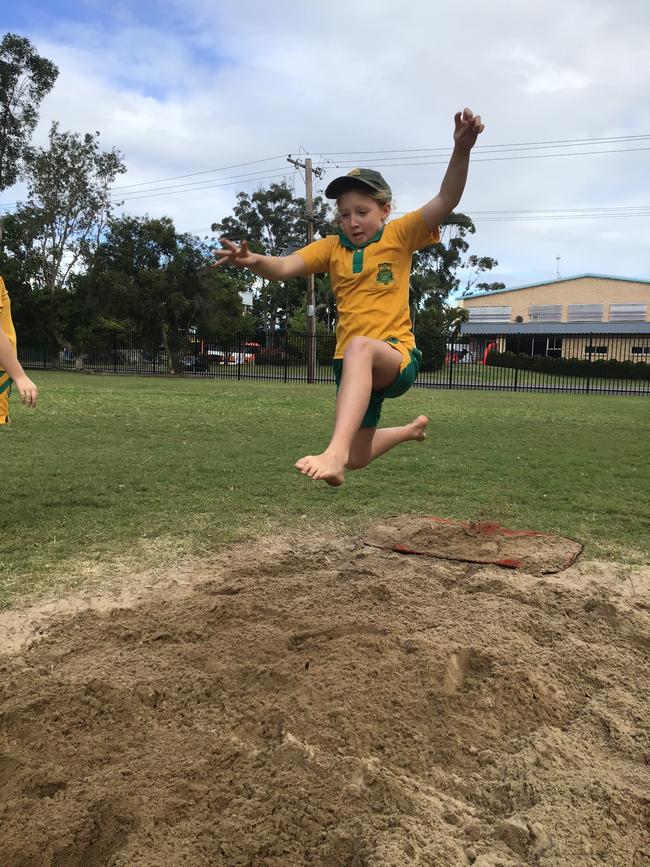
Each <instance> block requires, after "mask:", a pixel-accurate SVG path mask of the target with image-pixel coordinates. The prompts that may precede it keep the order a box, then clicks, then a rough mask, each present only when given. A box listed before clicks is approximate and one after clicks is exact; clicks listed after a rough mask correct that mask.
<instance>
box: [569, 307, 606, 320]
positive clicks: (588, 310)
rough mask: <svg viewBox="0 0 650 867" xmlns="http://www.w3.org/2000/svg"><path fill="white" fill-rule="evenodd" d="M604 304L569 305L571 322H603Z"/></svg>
mask: <svg viewBox="0 0 650 867" xmlns="http://www.w3.org/2000/svg"><path fill="white" fill-rule="evenodd" d="M602 321H603V305H602V304H569V322H602Z"/></svg>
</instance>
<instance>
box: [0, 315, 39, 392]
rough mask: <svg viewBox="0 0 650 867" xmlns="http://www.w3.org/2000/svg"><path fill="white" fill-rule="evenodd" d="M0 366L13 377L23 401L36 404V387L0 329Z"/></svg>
mask: <svg viewBox="0 0 650 867" xmlns="http://www.w3.org/2000/svg"><path fill="white" fill-rule="evenodd" d="M0 368H1V369H2V370H6V371H7V373H8V374H9V376H10V377H11V378H12V379H13V381H14V383H15V384H16V388H17V389H18V393H19V394H20V397H21V399H22V401H23V403H26V404H27V406H36V398H37V397H38V389H37V388H36V386H35V385H34V383H33V382H32V381H31V379H30V378H29V377H28V376H27V374H26V373H25V371H24V370H23V368H22V365H21V364H20V362H19V361H18V358H17V356H16V351H15V350H14V348H13V346H12V345H11V342H10V341H9V338H8V337H7V335H6V334H5V333H4V331H2V330H0Z"/></svg>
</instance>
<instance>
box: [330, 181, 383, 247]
mask: <svg viewBox="0 0 650 867" xmlns="http://www.w3.org/2000/svg"><path fill="white" fill-rule="evenodd" d="M338 206H339V217H340V218H341V226H342V228H343V231H344V232H345V234H346V235H347V237H348V238H349V239H350V241H352V243H353V244H359V245H361V244H365V243H366V242H367V241H369V240H370V239H371V238H374V236H375V235H376V234H377V232H378V231H379V230H380V229H381V227H382V226H383V224H384V221H385V220H386V219H387V218H388V215H389V214H390V205H381V204H380V203H379V202H377V201H376V200H375V199H373V198H372V197H371V196H368V195H366V194H365V193H362V192H361V191H360V190H348V192H347V193H341V195H340V196H339V199H338Z"/></svg>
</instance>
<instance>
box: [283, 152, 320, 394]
mask: <svg viewBox="0 0 650 867" xmlns="http://www.w3.org/2000/svg"><path fill="white" fill-rule="evenodd" d="M287 162H289V163H292V164H293V165H294V166H296V167H297V168H299V169H304V170H305V203H306V216H307V243H308V244H311V242H312V241H313V240H314V185H313V178H312V175H316V176H317V177H319V178H320V176H321V175H322V174H323V170H322V169H314V168H312V164H311V160H310V159H309V158H306V159H305V161H304V163H301V162H300V160H294V159H292V158H291V155H289V156H288V157H287ZM307 344H308V353H307V382H314V381H315V379H316V298H315V295H314V275H313V274H310V275H309V276H308V277H307Z"/></svg>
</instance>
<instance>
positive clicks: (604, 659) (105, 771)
mask: <svg viewBox="0 0 650 867" xmlns="http://www.w3.org/2000/svg"><path fill="white" fill-rule="evenodd" d="M649 606H650V568H648V567H638V566H637V567H634V566H619V565H616V564H611V563H598V562H586V561H584V560H580V559H578V560H577V561H576V563H575V564H574V565H572V566H571V567H570V568H569V569H567V570H565V571H563V572H559V573H557V574H552V575H540V574H537V575H534V574H531V573H525V572H522V571H516V570H513V569H505V568H500V567H497V566H485V565H480V564H475V563H461V562H454V561H450V560H441V559H436V558H433V557H427V556H407V555H404V554H398V553H394V552H392V551H387V550H382V549H380V548H376V547H369V546H366V545H364V544H363V542H362V540H360V539H350V538H338V539H331V538H330V539H326V538H316V537H311V538H308V539H306V538H304V537H303V538H300V537H292V538H290V537H287V538H276V539H273V540H262V541H260V542H259V543H258V544H255V545H246V546H239V547H235V548H232V549H230V550H229V551H226V552H224V553H223V554H221V555H220V556H219V557H216V558H214V559H213V560H211V561H210V562H204V563H202V564H198V563H191V564H185V565H184V566H181V567H179V568H178V569H177V570H175V571H174V572H169V573H166V574H157V575H152V574H147V573H143V574H140V575H131V576H128V578H127V579H125V580H120V581H116V583H115V585H114V586H113V588H112V589H111V591H110V592H103V593H102V595H94V596H91V595H88V594H86V595H79V596H76V597H73V598H70V599H66V600H60V601H58V602H56V603H49V604H40V605H39V606H36V607H34V608H31V609H29V610H25V611H17V612H7V613H5V614H2V615H0V653H1V654H2V655H0V852H1V853H2V855H1V863H2V867H102V865H106V867H109V865H110V867H178V865H183V867H204V865H205V867H207V865H268V867H271V865H273V867H280V865H282V867H291V865H323V867H325V865H327V867H341V865H345V867H379V865H436V867H437V865H440V867H446V865H450V867H451V865H454V867H455V865H467V864H474V865H477V867H498V865H502V867H514V865H528V864H533V865H540V867H567V865H571V867H575V865H602V864H606V865H610V867H619V865H620V867H647V865H649V864H650V844H649V843H648V838H647V836H645V829H647V827H648V818H649V805H650V801H649V799H648V792H649V791H650V785H649V783H650V775H649V773H648V764H649V760H650V750H649V739H648V707H649V704H648V683H649V679H648V669H649V667H650V665H649V655H648V645H649V643H650V642H649V634H650V632H649V629H648V626H649V620H650V616H649Z"/></svg>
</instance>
